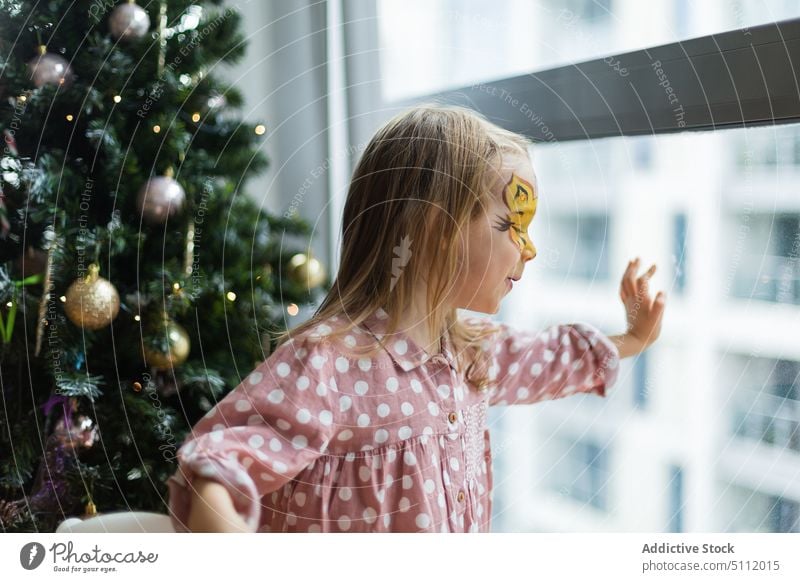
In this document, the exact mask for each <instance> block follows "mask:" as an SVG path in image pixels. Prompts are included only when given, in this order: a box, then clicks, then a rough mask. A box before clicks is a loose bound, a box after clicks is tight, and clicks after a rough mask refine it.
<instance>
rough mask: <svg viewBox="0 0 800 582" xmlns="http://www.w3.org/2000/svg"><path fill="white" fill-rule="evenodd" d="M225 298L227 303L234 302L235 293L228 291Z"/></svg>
mask: <svg viewBox="0 0 800 582" xmlns="http://www.w3.org/2000/svg"><path fill="white" fill-rule="evenodd" d="M225 297H227V298H228V301H236V293H234V292H233V291H228V293H227V294H226V295H225Z"/></svg>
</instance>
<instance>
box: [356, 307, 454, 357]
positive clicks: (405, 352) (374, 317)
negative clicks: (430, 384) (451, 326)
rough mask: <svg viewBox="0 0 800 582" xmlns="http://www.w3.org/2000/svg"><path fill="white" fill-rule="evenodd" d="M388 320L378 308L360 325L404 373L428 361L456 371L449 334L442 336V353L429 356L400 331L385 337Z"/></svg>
mask: <svg viewBox="0 0 800 582" xmlns="http://www.w3.org/2000/svg"><path fill="white" fill-rule="evenodd" d="M388 320H389V314H388V313H386V311H385V310H384V309H383V308H382V307H379V308H378V309H376V310H375V311H374V312H373V313H372V314H370V315H369V316H368V317H367V318H366V319H365V320H364V321H363V322H362V325H363V326H364V327H365V328H366V329H367V331H368V332H369V333H371V334H372V336H373V337H375V339H376V340H377V341H378V343H380V344H381V346H382V347H383V349H384V350H386V351H387V352H388V353H389V355H390V356H391V358H392V360H393V361H394V363H395V364H396V365H397V366H399V367H400V368H401V369H403V370H404V371H405V372H408V371H410V370H414V369H416V368H418V367H419V366H421V365H423V364H425V363H427V362H428V361H432V362H439V363H447V364H448V365H449V366H450V367H451V368H453V369H454V370H455V369H456V362H455V358H454V357H453V351H452V344H451V342H450V337H449V336H450V334H449V333H445V334H444V335H443V336H442V353H441V354H434V355H429V354H428V353H426V352H425V350H423V349H422V348H421V347H419V345H418V344H417V343H416V342H415V341H414V340H413V339H411V337H409V336H408V335H407V334H406V333H404V332H402V331H395V332H394V333H393V334H392V335H391V336H389V337H385V336H384V334H385V332H386V325H387V323H388Z"/></svg>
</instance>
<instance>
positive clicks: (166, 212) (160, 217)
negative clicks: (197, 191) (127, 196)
mask: <svg viewBox="0 0 800 582" xmlns="http://www.w3.org/2000/svg"><path fill="white" fill-rule="evenodd" d="M185 202H186V192H185V191H184V190H183V187H182V186H181V185H180V184H178V182H177V181H176V180H174V179H173V178H170V177H168V176H157V177H155V178H150V179H149V180H148V181H147V182H146V183H145V185H144V186H142V189H141V190H139V197H138V199H137V205H138V207H139V212H141V213H142V217H143V218H144V219H145V220H146V221H148V222H153V223H163V222H165V221H166V220H167V218H169V217H170V216H173V215H175V214H177V213H179V212H180V211H181V210H182V209H183V205H184V203H185Z"/></svg>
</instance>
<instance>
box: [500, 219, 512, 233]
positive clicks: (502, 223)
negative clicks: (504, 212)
mask: <svg viewBox="0 0 800 582" xmlns="http://www.w3.org/2000/svg"><path fill="white" fill-rule="evenodd" d="M512 226H514V223H513V222H511V221H509V220H501V221H499V222H498V223H497V228H498V230H500V232H505V231H507V230H508V229H509V228H511V227H512Z"/></svg>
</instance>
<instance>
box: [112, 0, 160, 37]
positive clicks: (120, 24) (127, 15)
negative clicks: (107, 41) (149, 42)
mask: <svg viewBox="0 0 800 582" xmlns="http://www.w3.org/2000/svg"><path fill="white" fill-rule="evenodd" d="M108 28H109V30H110V31H111V36H113V37H114V38H116V39H117V40H121V41H132V40H139V39H140V38H143V37H144V36H145V35H146V34H147V31H148V30H150V17H149V16H148V15H147V12H146V11H145V10H144V8H142V7H141V6H138V5H137V4H134V3H133V2H126V3H125V4H120V5H119V6H117V7H116V8H114V11H113V12H112V13H111V16H110V17H109V19H108Z"/></svg>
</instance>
